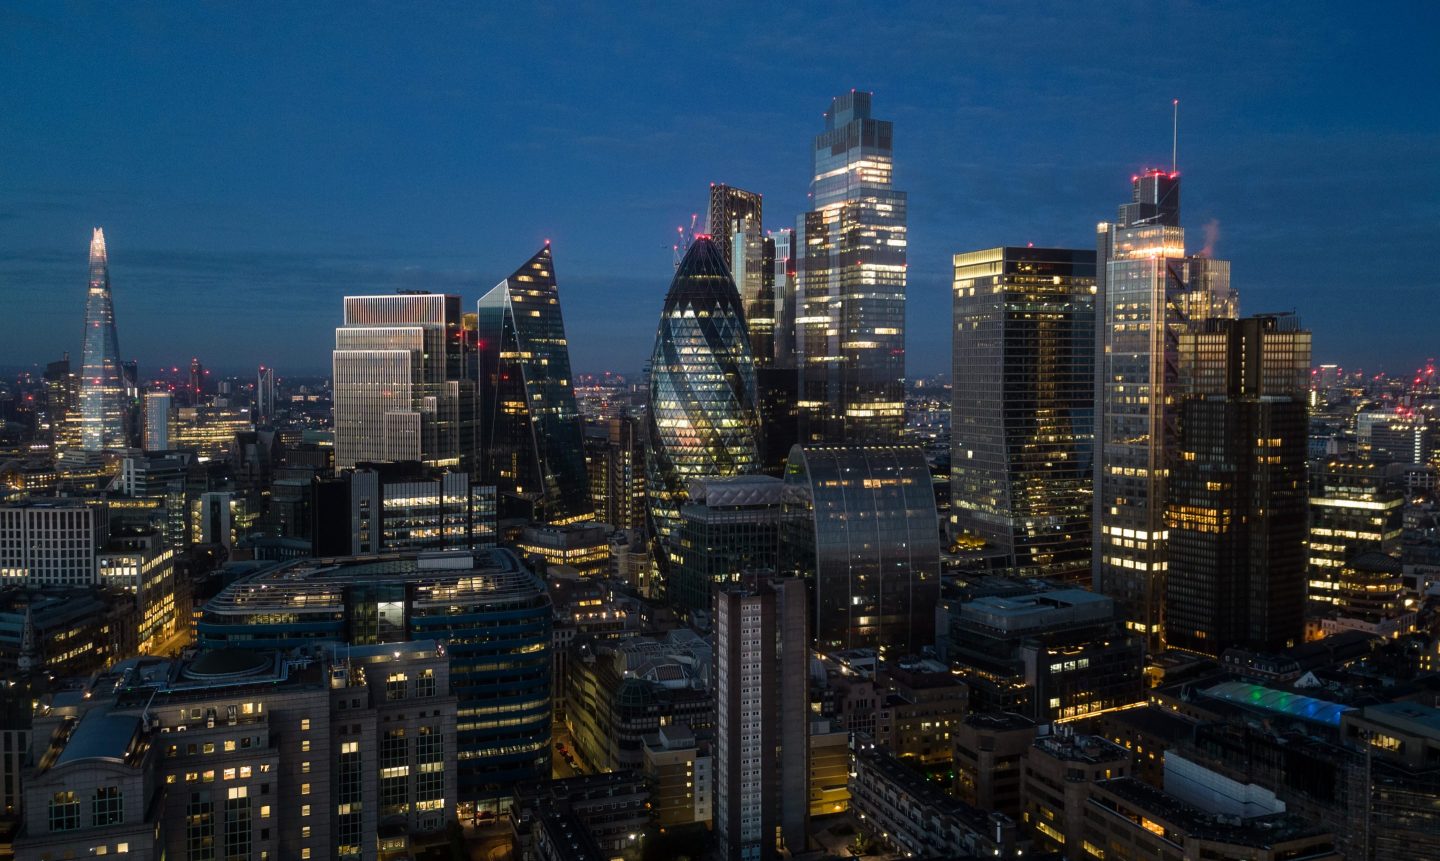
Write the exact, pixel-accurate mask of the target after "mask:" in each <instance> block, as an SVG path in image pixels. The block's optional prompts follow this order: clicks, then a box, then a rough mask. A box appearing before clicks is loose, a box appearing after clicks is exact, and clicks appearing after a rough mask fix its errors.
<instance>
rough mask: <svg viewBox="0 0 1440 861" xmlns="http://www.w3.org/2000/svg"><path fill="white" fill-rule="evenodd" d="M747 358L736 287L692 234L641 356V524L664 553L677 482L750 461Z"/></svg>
mask: <svg viewBox="0 0 1440 861" xmlns="http://www.w3.org/2000/svg"><path fill="white" fill-rule="evenodd" d="M759 428H760V414H759V411H758V410H757V407H756V403H755V358H754V356H753V355H751V352H750V334H749V331H748V330H747V329H746V326H745V312H744V310H743V309H742V307H741V304H740V294H739V292H738V291H737V290H736V289H735V282H734V281H733V280H731V278H730V267H729V266H727V265H726V263H725V258H724V256H723V255H722V253H721V251H720V249H719V247H718V246H717V245H716V244H715V242H714V241H713V240H712V239H710V237H708V236H700V237H697V238H696V239H695V242H694V243H693V244H692V245H691V246H690V249H689V250H688V251H687V252H686V253H685V259H684V260H682V261H681V262H680V268H679V269H678V270H676V272H675V280H673V281H671V282H670V292H669V293H668V294H666V296H665V310H664V311H663V312H662V313H661V315H660V328H659V330H658V331H657V332H656V333H655V352H654V354H653V355H652V356H651V359H650V415H649V436H650V448H649V451H648V452H647V453H646V481H647V484H648V487H649V491H650V499H649V506H650V530H651V534H652V535H653V536H654V537H655V538H656V539H658V540H659V541H660V543H661V545H662V549H663V551H664V552H665V553H666V554H667V558H665V559H663V560H661V563H660V564H661V570H662V571H663V570H667V569H668V567H669V566H668V563H669V561H670V560H669V558H668V553H669V550H668V548H669V544H670V542H671V540H672V538H673V537H674V535H675V531H676V529H677V527H678V525H679V523H680V506H681V505H682V504H683V503H684V502H685V499H686V482H687V481H688V480H689V479H691V478H699V477H701V476H726V475H745V474H748V473H753V472H755V471H756V470H757V469H758V467H759V463H760V453H759V448H758V443H757V440H758V436H759Z"/></svg>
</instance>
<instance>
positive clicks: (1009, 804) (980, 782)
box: [955, 712, 1036, 819]
mask: <svg viewBox="0 0 1440 861" xmlns="http://www.w3.org/2000/svg"><path fill="white" fill-rule="evenodd" d="M1035 733H1036V729H1035V722H1034V721H1032V720H1030V719H1029V718H1027V717H1025V716H1024V715H1017V714H1013V713H1009V712H981V713H978V714H973V715H969V716H967V717H966V718H965V719H964V720H963V721H961V722H960V726H959V727H957V728H956V730H955V795H956V796H957V797H958V798H960V799H961V800H962V801H965V802H966V803H968V804H973V805H975V806H976V807H979V808H982V809H984V810H998V811H1000V812H1001V813H1004V814H1005V815H1007V816H1009V817H1011V818H1013V819H1018V818H1019V817H1020V813H1021V810H1022V809H1023V807H1024V805H1023V804H1022V802H1021V796H1020V786H1021V769H1022V767H1023V764H1024V762H1025V756H1026V754H1027V753H1028V752H1029V750H1030V745H1031V742H1033V741H1034V740H1035Z"/></svg>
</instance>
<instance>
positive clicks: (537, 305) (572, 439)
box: [475, 243, 594, 523]
mask: <svg viewBox="0 0 1440 861" xmlns="http://www.w3.org/2000/svg"><path fill="white" fill-rule="evenodd" d="M475 311H476V314H475V317H476V327H477V337H478V339H479V341H478V347H479V353H480V387H481V404H482V407H481V410H480V422H481V424H480V450H481V451H482V452H483V453H484V457H485V480H486V481H489V482H492V483H494V484H495V486H496V489H497V491H498V492H499V493H500V494H501V496H502V499H503V500H508V501H510V503H511V504H510V506H508V508H509V509H510V510H511V511H512V512H513V513H515V514H517V515H519V514H525V515H528V516H529V517H530V518H531V519H532V520H543V521H545V522H548V523H571V522H575V521H578V520H588V519H589V518H590V517H591V515H592V514H593V512H594V506H593V505H592V504H591V502H590V494H589V491H588V486H587V482H586V475H585V445H584V426H583V425H582V423H581V419H580V410H579V408H578V407H577V406H576V405H575V388H574V385H573V384H572V383H571V381H570V349H569V347H568V346H567V342H566V340H565V322H564V320H563V319H561V316H560V288H559V285H557V284H556V282H555V264H554V261H553V260H551V257H550V245H549V244H548V243H547V244H546V245H545V246H544V247H543V248H541V249H540V250H539V251H537V252H535V255H534V256H533V257H531V258H530V259H529V260H527V261H525V264H524V265H523V266H521V267H520V268H519V269H517V270H515V273H514V274H513V275H511V276H510V277H509V278H506V279H505V280H504V281H501V282H500V283H499V284H497V285H495V287H494V289H492V290H491V291H490V292H489V293H486V294H485V295H484V296H482V297H481V298H480V301H479V302H478V303H477V304H476V306H475Z"/></svg>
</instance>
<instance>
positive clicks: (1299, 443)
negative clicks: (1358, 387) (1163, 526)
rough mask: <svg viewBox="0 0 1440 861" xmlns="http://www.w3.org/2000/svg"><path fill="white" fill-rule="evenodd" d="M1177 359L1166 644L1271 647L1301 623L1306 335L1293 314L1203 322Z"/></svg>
mask: <svg viewBox="0 0 1440 861" xmlns="http://www.w3.org/2000/svg"><path fill="white" fill-rule="evenodd" d="M1179 358H1180V378H1179V383H1180V388H1179V393H1178V394H1179V397H1178V401H1179V403H1178V406H1177V409H1178V410H1179V414H1180V438H1179V450H1178V452H1177V453H1176V457H1175V458H1174V459H1173V460H1172V462H1171V467H1170V475H1169V482H1168V488H1167V492H1168V495H1169V509H1168V512H1167V525H1168V528H1169V531H1170V540H1169V560H1168V561H1169V569H1168V572H1167V573H1168V576H1167V577H1166V583H1165V587H1166V592H1165V639H1166V643H1167V645H1169V646H1170V647H1172V648H1180V649H1186V650H1188V651H1192V652H1198V653H1200V654H1204V655H1209V656H1211V657H1217V658H1218V657H1219V656H1220V655H1221V654H1223V653H1224V652H1225V650H1226V649H1229V648H1232V647H1240V648H1245V649H1251V650H1256V651H1260V652H1278V651H1280V650H1283V649H1285V648H1288V647H1290V646H1293V645H1296V644H1298V643H1300V642H1301V641H1302V640H1303V636H1304V628H1305V573H1306V554H1305V538H1306V534H1305V527H1306V522H1307V510H1306V508H1307V505H1306V487H1305V484H1306V481H1305V454H1306V449H1307V445H1308V437H1309V415H1308V409H1307V407H1306V403H1305V400H1306V394H1307V392H1308V389H1309V381H1310V333H1309V332H1306V331H1304V330H1302V329H1301V328H1300V324H1299V320H1298V319H1296V318H1295V317H1293V316H1285V317H1276V316H1266V317H1249V318H1246V319H1243V320H1225V319H1219V320H1209V321H1206V322H1205V323H1203V324H1201V325H1199V326H1197V327H1195V328H1194V330H1193V331H1190V332H1186V333H1184V334H1182V335H1181V336H1180V349H1179Z"/></svg>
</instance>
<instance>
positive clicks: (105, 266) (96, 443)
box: [80, 227, 129, 452]
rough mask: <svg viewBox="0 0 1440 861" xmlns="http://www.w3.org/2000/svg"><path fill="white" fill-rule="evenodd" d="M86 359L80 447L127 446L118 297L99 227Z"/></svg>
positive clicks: (92, 264)
mask: <svg viewBox="0 0 1440 861" xmlns="http://www.w3.org/2000/svg"><path fill="white" fill-rule="evenodd" d="M84 357H85V358H84V365H83V367H82V368H81V371H80V416H81V425H80V446H81V448H82V450H84V451H86V452H101V451H108V450H116V449H123V448H127V447H128V446H129V438H128V435H127V433H126V426H125V423H126V418H127V415H128V411H127V404H126V401H125V380H124V377H123V374H122V371H121V368H120V339H119V337H118V336H117V335H116V334H115V300H114V297H113V296H112V295H111V293H110V262H109V257H108V255H107V254H106V251H105V231H103V230H101V229H100V228H98V227H97V228H95V234H94V236H93V237H92V238H91V240H90V287H89V290H88V291H87V292H86V294H85V348H84Z"/></svg>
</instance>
